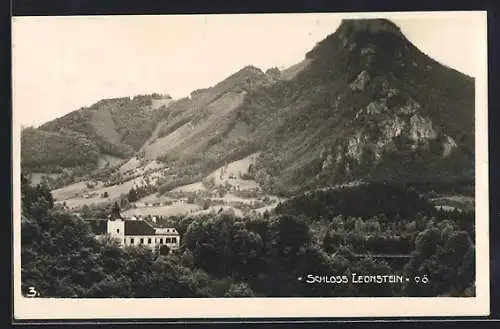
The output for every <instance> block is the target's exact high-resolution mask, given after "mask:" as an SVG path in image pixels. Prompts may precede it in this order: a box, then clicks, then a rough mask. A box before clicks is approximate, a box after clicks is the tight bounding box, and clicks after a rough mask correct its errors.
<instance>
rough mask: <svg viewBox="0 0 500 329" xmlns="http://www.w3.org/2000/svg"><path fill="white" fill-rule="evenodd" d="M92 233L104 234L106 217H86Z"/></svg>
mask: <svg viewBox="0 0 500 329" xmlns="http://www.w3.org/2000/svg"><path fill="white" fill-rule="evenodd" d="M86 221H87V223H89V225H90V229H91V230H92V233H94V234H95V235H102V234H106V233H107V231H108V221H107V220H106V219H87V220H86Z"/></svg>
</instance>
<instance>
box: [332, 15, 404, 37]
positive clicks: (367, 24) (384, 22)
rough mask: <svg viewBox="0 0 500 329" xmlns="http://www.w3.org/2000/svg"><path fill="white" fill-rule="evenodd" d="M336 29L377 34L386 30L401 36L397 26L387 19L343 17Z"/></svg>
mask: <svg viewBox="0 0 500 329" xmlns="http://www.w3.org/2000/svg"><path fill="white" fill-rule="evenodd" d="M338 31H339V32H341V33H348V34H350V35H353V34H355V33H358V32H367V33H370V34H377V33H380V32H388V33H392V34H395V35H398V36H403V34H402V32H401V29H400V28H399V26H397V25H396V24H394V23H393V22H392V21H390V20H388V19H379V18H377V19H343V20H342V22H341V23H340V26H339V28H338Z"/></svg>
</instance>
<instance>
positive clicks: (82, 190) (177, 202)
mask: <svg viewBox="0 0 500 329" xmlns="http://www.w3.org/2000/svg"><path fill="white" fill-rule="evenodd" d="M258 155H259V154H258V153H254V154H252V155H249V156H247V157H245V158H243V159H240V160H237V161H234V162H232V163H229V164H227V165H225V166H223V167H220V168H218V169H217V170H215V171H213V172H212V173H210V174H209V175H208V176H207V177H206V178H205V179H204V182H201V181H200V182H195V183H193V184H189V185H184V186H179V187H177V188H175V189H173V190H171V191H169V192H167V193H166V194H164V195H158V194H157V193H152V194H150V195H147V196H145V197H142V198H141V199H139V200H137V201H136V202H134V203H132V208H130V209H127V210H124V211H123V214H124V215H125V216H133V215H136V216H145V215H152V216H153V215H155V216H170V215H180V214H186V215H187V214H194V215H196V214H205V213H211V212H219V211H220V209H221V208H222V209H225V210H228V211H231V212H233V213H234V214H235V215H237V216H241V215H243V214H246V213H250V212H257V213H262V212H264V211H266V210H271V209H273V208H274V207H276V205H277V204H278V203H279V202H280V201H282V200H281V199H279V198H277V197H275V196H271V195H265V194H263V192H262V191H261V189H260V187H259V185H258V184H257V183H256V182H255V181H254V180H244V179H241V178H240V176H241V175H242V174H244V173H247V172H248V168H249V166H251V165H252V164H254V163H255V160H256V158H257V157H258ZM162 167H163V166H162V164H160V163H158V162H156V161H149V162H147V163H144V161H140V159H138V158H132V159H131V160H130V161H128V162H127V163H125V164H124V165H123V166H122V167H121V168H120V169H119V171H120V172H121V173H122V176H123V177H125V179H126V177H135V176H137V175H138V176H137V177H136V178H133V179H130V180H128V181H125V182H123V183H121V184H116V185H112V186H104V185H103V183H102V182H89V181H83V182H79V183H75V184H71V185H68V186H65V187H63V188H60V189H57V190H54V191H53V195H54V197H55V198H56V201H57V202H58V203H63V202H64V203H65V204H66V206H67V207H69V208H70V209H80V208H81V207H83V206H85V205H87V206H90V205H99V204H105V203H108V204H109V202H113V201H119V199H120V198H121V197H123V196H124V195H127V194H128V193H129V191H130V190H131V189H132V188H135V187H137V186H141V185H144V184H145V179H144V178H148V179H149V180H150V181H152V183H153V184H154V180H155V179H156V178H158V177H160V176H161V172H158V171H154V170H156V169H161V168H162ZM151 171H153V172H151ZM145 172H149V173H148V174H146V173H145ZM145 176H147V177H145ZM207 181H211V183H209V184H206V182H207ZM220 187H224V192H221V190H219V188H220ZM104 195H106V197H104ZM193 196H196V200H197V201H196V202H195V203H192V201H191V203H187V201H188V198H189V197H193ZM203 202H208V204H207V205H205V208H206V207H207V206H208V208H206V209H203V207H202V205H203Z"/></svg>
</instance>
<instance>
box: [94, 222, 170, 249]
mask: <svg viewBox="0 0 500 329" xmlns="http://www.w3.org/2000/svg"><path fill="white" fill-rule="evenodd" d="M87 221H88V222H89V224H90V226H91V228H92V232H93V233H94V234H95V235H96V236H98V237H100V238H103V237H105V236H110V237H112V238H116V239H117V240H118V241H120V244H121V245H122V246H139V245H143V246H146V247H149V248H151V249H153V250H155V249H156V248H160V247H162V246H167V247H168V248H169V249H170V250H176V249H178V248H179V245H180V235H179V233H178V232H177V230H176V229H175V228H158V227H153V226H152V225H151V224H150V223H148V222H146V221H145V220H142V219H123V218H122V217H121V216H111V217H109V218H108V219H87Z"/></svg>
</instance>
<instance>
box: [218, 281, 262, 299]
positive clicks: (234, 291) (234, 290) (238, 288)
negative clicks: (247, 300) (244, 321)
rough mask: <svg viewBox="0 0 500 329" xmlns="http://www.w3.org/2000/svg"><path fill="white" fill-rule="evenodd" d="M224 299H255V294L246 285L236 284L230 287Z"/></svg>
mask: <svg viewBox="0 0 500 329" xmlns="http://www.w3.org/2000/svg"><path fill="white" fill-rule="evenodd" d="M224 297H255V293H254V292H253V291H252V289H251V288H250V286H249V285H248V284H246V283H238V284H232V285H230V286H229V289H228V290H227V292H226V293H225V294H224Z"/></svg>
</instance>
